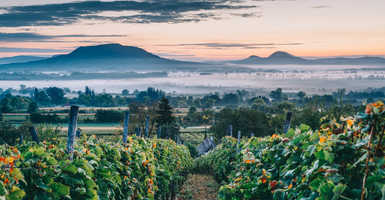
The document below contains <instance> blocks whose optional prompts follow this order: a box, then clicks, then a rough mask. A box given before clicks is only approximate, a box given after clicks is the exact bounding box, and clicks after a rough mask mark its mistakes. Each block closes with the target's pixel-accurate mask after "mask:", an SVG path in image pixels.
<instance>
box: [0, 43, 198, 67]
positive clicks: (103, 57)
mask: <svg viewBox="0 0 385 200" xmlns="http://www.w3.org/2000/svg"><path fill="white" fill-rule="evenodd" d="M196 65H199V63H193V62H184V61H178V60H171V59H166V58H162V57H159V56H157V55H154V54H152V53H150V52H147V51H145V50H144V49H141V48H138V47H133V46H123V45H120V44H104V45H97V46H84V47H79V48H77V49H75V50H74V51H72V52H71V53H69V54H64V55H57V56H53V57H51V58H47V59H43V60H38V61H31V62H24V63H12V64H6V65H0V68H2V69H7V70H16V71H19V70H23V69H28V70H32V71H42V70H50V71H92V72H94V71H95V70H111V71H121V70H123V71H132V70H143V71H148V70H157V71H159V70H191V69H194V67H193V66H196Z"/></svg>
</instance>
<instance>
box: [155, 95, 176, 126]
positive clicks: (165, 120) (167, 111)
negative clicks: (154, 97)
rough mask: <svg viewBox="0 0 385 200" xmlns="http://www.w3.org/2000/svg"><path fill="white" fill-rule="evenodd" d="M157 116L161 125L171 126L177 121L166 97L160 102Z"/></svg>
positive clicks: (157, 120)
mask: <svg viewBox="0 0 385 200" xmlns="http://www.w3.org/2000/svg"><path fill="white" fill-rule="evenodd" d="M156 114H157V117H156V122H157V123H158V124H159V125H166V124H171V123H172V122H173V121H175V118H174V116H172V107H171V106H170V104H169V102H168V99H167V98H166V97H163V98H162V99H161V100H160V101H159V104H158V109H157V111H156Z"/></svg>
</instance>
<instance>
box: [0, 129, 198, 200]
mask: <svg viewBox="0 0 385 200" xmlns="http://www.w3.org/2000/svg"><path fill="white" fill-rule="evenodd" d="M191 166H192V158H191V157H190V155H189V152H188V150H187V148H186V147H184V146H182V145H177V144H176V143H175V142H173V141H171V140H158V139H154V140H145V139H143V138H137V137H129V138H128V143H127V145H120V144H116V143H109V142H105V141H103V140H99V139H96V138H95V137H90V138H89V139H86V138H85V137H83V138H82V139H81V140H80V141H79V142H77V144H75V150H74V155H73V160H72V161H71V160H70V159H69V155H68V154H67V153H66V145H65V143H60V142H58V141H52V142H45V143H41V144H40V145H37V144H36V143H24V144H23V145H20V146H18V147H17V148H16V147H10V146H8V145H2V146H0V168H2V170H1V171H0V199H12V200H21V199H159V200H160V199H166V198H168V197H169V196H170V195H171V194H172V193H174V192H175V191H176V190H178V189H179V187H180V185H181V184H182V182H183V180H184V177H185V175H186V173H187V172H188V171H189V169H190V168H191Z"/></svg>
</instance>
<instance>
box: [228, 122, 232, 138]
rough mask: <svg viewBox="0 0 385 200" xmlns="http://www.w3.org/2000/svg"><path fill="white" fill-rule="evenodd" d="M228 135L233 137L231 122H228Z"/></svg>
mask: <svg viewBox="0 0 385 200" xmlns="http://www.w3.org/2000/svg"><path fill="white" fill-rule="evenodd" d="M229 136H230V137H233V125H232V124H230V126H229Z"/></svg>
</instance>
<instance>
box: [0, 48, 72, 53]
mask: <svg viewBox="0 0 385 200" xmlns="http://www.w3.org/2000/svg"><path fill="white" fill-rule="evenodd" d="M68 51H69V50H64V49H40V48H13V47H0V52H6V53H66V52H68Z"/></svg>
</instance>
